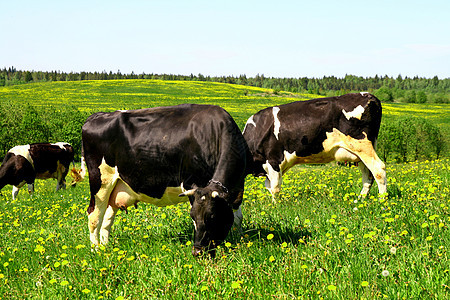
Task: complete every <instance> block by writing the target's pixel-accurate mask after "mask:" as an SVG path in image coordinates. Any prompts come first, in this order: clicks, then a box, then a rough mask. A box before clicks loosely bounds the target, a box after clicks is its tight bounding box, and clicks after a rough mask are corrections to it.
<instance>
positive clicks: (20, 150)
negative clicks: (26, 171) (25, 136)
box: [8, 145, 34, 168]
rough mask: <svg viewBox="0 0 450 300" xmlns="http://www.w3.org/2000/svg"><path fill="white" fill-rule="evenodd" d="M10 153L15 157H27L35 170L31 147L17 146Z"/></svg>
mask: <svg viewBox="0 0 450 300" xmlns="http://www.w3.org/2000/svg"><path fill="white" fill-rule="evenodd" d="M8 152H11V153H13V154H14V155H21V156H23V157H25V158H26V160H28V161H29V162H30V164H31V165H32V166H33V168H34V163H33V159H32V158H31V155H30V145H22V146H15V147H13V148H12V149H11V150H9V151H8Z"/></svg>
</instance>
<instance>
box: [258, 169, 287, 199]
mask: <svg viewBox="0 0 450 300" xmlns="http://www.w3.org/2000/svg"><path fill="white" fill-rule="evenodd" d="M263 168H264V170H265V171H266V173H267V174H266V182H265V186H266V188H267V189H268V190H269V191H270V193H271V194H272V200H273V201H274V202H275V201H276V199H277V198H278V195H279V193H280V191H281V183H282V175H283V174H282V173H281V170H280V171H279V172H278V171H276V170H275V169H274V168H273V167H272V165H271V164H270V163H269V161H267V163H265V164H263Z"/></svg>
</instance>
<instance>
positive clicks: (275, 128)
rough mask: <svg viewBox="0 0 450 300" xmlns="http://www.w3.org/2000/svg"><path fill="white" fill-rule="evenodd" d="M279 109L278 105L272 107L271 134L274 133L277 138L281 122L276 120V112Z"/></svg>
mask: <svg viewBox="0 0 450 300" xmlns="http://www.w3.org/2000/svg"><path fill="white" fill-rule="evenodd" d="M279 111H280V108H279V107H276V106H275V107H274V108H273V111H272V113H273V134H274V135H275V137H276V138H277V140H278V135H279V134H280V127H281V123H280V120H278V112H279Z"/></svg>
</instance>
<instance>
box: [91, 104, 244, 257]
mask: <svg viewBox="0 0 450 300" xmlns="http://www.w3.org/2000/svg"><path fill="white" fill-rule="evenodd" d="M82 139H83V151H84V159H85V162H86V165H87V168H88V172H89V183H90V190H91V200H90V204H89V208H88V214H89V222H88V225H89V230H90V239H91V242H92V243H93V244H95V245H98V244H106V243H107V242H108V238H109V234H110V230H111V226H112V225H113V222H114V217H115V215H116V212H117V210H118V209H122V210H126V209H127V207H129V206H132V205H136V203H137V202H147V203H151V204H154V205H157V206H167V205H173V204H177V203H180V202H185V201H188V200H189V201H190V203H191V213H190V215H191V217H192V219H193V221H194V225H195V235H194V248H193V251H192V254H193V255H194V256H197V255H199V254H200V253H201V252H202V251H203V250H210V254H211V255H212V256H214V255H215V250H214V249H215V247H216V246H217V245H218V244H220V243H221V241H223V240H224V239H225V238H226V236H227V234H228V232H229V230H230V228H231V226H232V224H233V219H234V218H233V210H235V218H236V221H235V222H236V223H240V221H241V220H242V214H241V212H240V204H241V201H242V195H243V190H244V179H245V175H246V173H245V169H246V161H247V159H248V148H247V145H246V143H245V140H244V138H243V136H242V134H241V132H240V130H239V128H238V126H237V125H236V123H235V122H234V120H233V119H232V118H231V116H230V115H229V114H228V113H227V112H226V111H225V110H223V109H222V108H220V107H218V106H212V105H194V104H184V105H178V106H172V107H157V108H149V109H140V110H130V111H116V112H112V113H103V112H100V113H96V114H94V115H92V116H90V117H89V118H88V119H87V121H86V122H85V124H84V125H83V129H82Z"/></svg>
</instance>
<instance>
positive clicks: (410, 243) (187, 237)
mask: <svg viewBox="0 0 450 300" xmlns="http://www.w3.org/2000/svg"><path fill="white" fill-rule="evenodd" d="M246 90H247V91H248V93H247V92H246ZM266 92H268V91H267V90H264V89H258V88H250V87H242V86H236V85H226V84H217V83H201V82H181V83H180V82H166V81H153V80H148V81H143V80H129V81H105V82H102V81H99V82H91V81H86V82H53V83H39V84H27V85H21V86H13V87H5V88H0V101H8V100H9V101H17V102H18V103H22V102H30V103H31V104H33V105H36V106H46V105H53V106H55V107H57V106H58V105H59V104H67V103H69V104H74V105H76V106H77V107H80V108H81V109H83V110H84V111H88V112H93V111H100V110H103V111H111V110H115V109H132V108H141V107H151V106H161V105H174V104H179V103H186V102H190V103H211V104H218V105H221V106H222V107H224V108H225V109H227V110H228V111H229V112H230V113H231V115H232V116H233V117H234V118H235V119H236V120H237V123H238V124H239V126H240V127H241V128H242V127H243V125H244V124H245V121H246V119H247V118H248V117H249V116H250V115H251V114H253V113H255V112H256V111H258V110H260V109H262V108H264V107H267V106H271V105H278V104H282V103H287V102H291V101H293V100H296V99H293V98H288V97H278V96H262V93H266ZM245 94H248V95H247V96H246V95H245ZM302 97H303V98H302V99H309V98H311V97H314V96H313V95H302ZM383 107H384V110H383V112H384V117H383V122H388V121H389V120H390V119H391V118H392V117H394V116H395V115H397V114H414V115H421V116H424V117H426V118H428V119H430V120H431V121H432V122H433V123H435V124H440V126H442V128H447V129H446V130H447V131H445V132H447V133H448V128H449V126H450V125H449V123H450V122H448V116H449V114H448V111H449V109H448V107H449V106H448V105H437V106H436V105H433V106H427V105H410V104H409V105H406V104H384V106H383ZM449 165H450V161H449V160H448V159H443V160H438V161H431V162H430V161H424V162H418V163H410V164H388V166H387V176H388V191H389V193H390V197H389V198H387V199H379V198H378V197H377V193H376V188H375V189H373V190H372V192H371V194H370V196H369V197H368V198H366V199H359V198H358V196H357V195H358V193H359V191H360V188H361V179H360V175H359V170H358V169H357V168H355V167H352V168H346V167H338V166H333V165H325V166H301V167H296V168H294V169H293V170H292V171H290V172H289V173H288V174H286V175H285V177H284V184H283V191H282V198H281V200H280V201H278V202H277V203H273V202H272V200H271V198H270V195H269V193H268V192H267V191H266V190H265V188H264V183H263V180H262V179H255V178H253V177H251V176H249V177H247V183H246V191H245V196H244V204H243V214H244V222H243V230H244V235H243V236H240V235H238V234H236V233H233V234H230V235H229V236H228V238H227V243H225V244H224V245H222V246H221V247H220V249H219V250H218V255H217V258H216V259H215V260H211V259H209V258H207V257H205V258H201V259H195V258H194V257H192V255H191V247H192V245H191V242H192V235H193V225H192V221H191V220H190V217H189V213H188V211H189V205H188V204H183V205H178V206H173V207H167V208H157V207H155V206H151V205H145V204H140V205H139V206H138V209H130V210H129V213H128V214H125V213H123V212H119V214H118V217H117V218H116V221H115V224H114V226H113V231H112V236H111V239H110V244H109V245H108V246H107V247H106V248H101V249H100V250H99V251H91V246H90V242H89V233H88V228H87V216H86V208H87V206H88V202H89V200H88V199H89V186H88V183H87V181H84V182H82V183H80V184H79V185H78V186H77V187H76V188H68V189H67V190H64V191H59V192H55V191H54V189H55V186H56V182H55V181H53V180H47V181H37V183H36V193H35V195H34V196H33V197H30V196H29V195H28V193H27V192H26V188H22V190H21V191H20V193H19V198H18V200H14V201H13V200H12V199H11V186H7V187H5V188H4V189H3V190H2V195H1V196H0V235H1V236H2V241H1V243H0V298H1V299H149V298H162V299H209V298H211V299H227V298H237V299H267V298H274V299H292V298H307V299H309V298H315V299H316V298H321V297H323V298H325V299H328V298H333V299H356V298H361V299H362V298H366V299H373V298H388V299H399V298H405V299H427V298H437V299H445V298H449V297H450V281H449V278H450V277H449V272H450V271H449V269H450V262H449V247H450V241H449V239H450V229H449V224H450V214H449V206H450V205H449V204H450V203H449V202H450V200H449V199H450V190H449V184H450V182H449V181H450V175H449V174H450V167H449ZM69 181H70V180H69ZM383 271H388V272H389V275H388V276H383V275H382V274H383ZM384 273H386V272H384ZM121 297H123V298H121Z"/></svg>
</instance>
